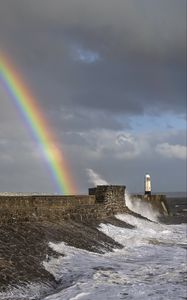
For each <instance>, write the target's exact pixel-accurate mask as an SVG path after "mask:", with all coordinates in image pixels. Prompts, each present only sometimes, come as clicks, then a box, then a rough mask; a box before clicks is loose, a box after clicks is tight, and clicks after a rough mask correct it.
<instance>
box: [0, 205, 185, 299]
mask: <svg viewBox="0 0 187 300" xmlns="http://www.w3.org/2000/svg"><path fill="white" fill-rule="evenodd" d="M128 205H129V206H130V208H131V209H133V207H132V203H131V202H130V200H129V203H128ZM175 205H176V208H179V204H175ZM134 210H135V211H136V212H137V211H138V212H139V213H142V215H144V214H145V215H146V217H147V218H149V219H150V220H151V221H152V222H150V221H149V220H147V219H142V218H139V217H135V216H132V215H129V214H118V215H116V218H118V219H120V220H122V221H124V222H126V223H128V224H131V225H133V226H134V229H128V228H122V227H117V226H114V225H111V224H103V223H101V224H100V225H99V227H98V228H99V230H100V231H102V232H103V233H105V234H106V235H107V236H109V237H111V238H112V239H114V240H115V241H117V242H119V243H120V244H122V245H123V248H122V249H114V251H113V252H105V253H104V254H98V253H93V252H88V251H86V250H84V249H78V248H74V247H70V246H68V245H67V244H65V243H64V242H63V241H62V242H61V243H58V244H55V243H52V242H50V243H49V246H50V247H51V248H52V249H53V250H55V251H56V252H57V253H59V257H55V258H54V257H51V258H49V259H48V260H46V261H44V262H43V266H44V267H45V268H46V270H47V271H48V272H50V273H51V274H53V275H54V277H55V278H56V280H57V281H58V282H61V284H59V287H58V288H57V289H56V290H53V291H52V290H51V291H49V292H48V295H47V296H42V294H43V295H44V291H45V290H46V294H47V289H48V287H47V286H45V285H42V284H40V283H38V284H36V283H35V284H32V283H28V285H27V286H25V287H24V288H23V287H15V288H13V289H12V290H10V291H9V292H8V293H1V294H0V299H1V300H5V299H16V300H17V299H20V300H23V299H24V300H25V299H26V300H34V299H40V300H109V299H110V300H118V299H129V300H130V299H137V300H141V299H142V300H145V299H154V300H161V299H163V300H166V299H168V300H176V299H187V252H186V250H187V235H186V229H187V227H186V224H185V223H180V222H178V223H179V224H164V223H161V222H160V221H159V220H158V216H157V215H155V213H153V212H152V211H149V209H147V210H146V209H143V208H142V207H138V208H137V207H136V208H134ZM60 254H63V255H64V256H61V255H60Z"/></svg>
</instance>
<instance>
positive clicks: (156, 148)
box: [0, 0, 186, 192]
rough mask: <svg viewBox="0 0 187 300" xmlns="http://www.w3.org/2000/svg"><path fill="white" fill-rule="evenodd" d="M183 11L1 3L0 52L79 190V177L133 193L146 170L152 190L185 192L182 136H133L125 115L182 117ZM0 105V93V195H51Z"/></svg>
mask: <svg viewBox="0 0 187 300" xmlns="http://www.w3.org/2000/svg"><path fill="white" fill-rule="evenodd" d="M185 6H186V1H185V0H177V1H176V0H141V1H140V0H94V1H91V0H31V1H25V0H4V1H3V0H0V37H1V38H0V51H4V52H7V53H8V54H9V55H10V57H12V60H13V62H14V63H16V64H17V66H18V69H19V70H20V73H21V74H22V76H23V77H24V80H25V82H26V83H27V84H28V86H29V89H30V90H32V91H33V94H34V95H35V96H36V101H38V102H39V104H40V105H41V107H42V110H43V112H44V114H45V115H46V116H47V120H48V122H49V123H50V124H51V127H52V128H54V131H56V133H57V136H58V139H59V144H60V147H62V150H63V152H64V153H65V157H68V156H69V160H68V161H69V162H70V164H71V169H72V170H73V175H74V177H75V178H76V182H77V185H78V186H79V188H80V191H83V192H85V191H86V188H87V186H88V178H87V173H86V169H87V168H92V169H93V170H94V171H95V172H98V173H99V174H101V175H102V176H103V177H104V179H106V180H107V181H108V182H111V183H122V184H124V183H125V184H126V185H127V187H128V188H129V189H130V190H131V191H133V192H138V191H140V187H141V186H142V187H143V178H142V177H143V174H144V173H145V172H147V171H148V172H150V173H151V174H152V177H153V181H154V183H155V187H156V186H157V187H159V190H160V191H164V190H170V191H172V190H175V189H178V190H184V189H185V186H186V183H185V182H186V181H185V180H186V178H185V174H186V173H185V163H184V162H185V153H184V151H185V147H184V146H185V143H186V139H185V134H186V132H185V131H184V130H183V131H180V130H174V129H171V128H168V129H167V131H165V132H163V131H162V132H159V131H158V130H157V132H151V133H149V134H147V135H146V134H145V133H141V134H139V135H138V134H136V132H133V130H132V129H131V127H130V125H131V119H132V118H133V116H134V115H135V116H136V115H140V116H142V120H143V116H144V115H146V114H149V115H157V116H159V115H160V114H161V113H163V114H164V113H169V112H172V113H173V116H175V117H176V119H177V115H184V113H185V101H186V95H185V84H186V83H185V76H186V70H185V47H186V7H185ZM9 98H10V97H8V96H7V95H5V91H4V92H2V90H1V89H0V170H1V172H0V189H1V190H2V187H3V190H4V191H5V190H7V191H10V189H11V190H13V191H15V190H16V191H39V192H41V191H53V187H52V184H51V182H50V179H49V178H50V176H48V174H47V172H46V170H45V167H44V165H43V161H41V160H40V159H39V157H38V156H37V155H38V153H39V151H38V149H37V146H35V145H34V144H32V143H31V142H30V136H29V134H28V132H27V130H26V129H25V128H24V126H23V122H22V120H21V118H20V115H19V113H17V111H15V108H13V105H12V103H11V101H10V100H11V99H9ZM155 131H156V130H155ZM145 157H146V159H145ZM39 162H40V163H39ZM40 164H41V165H40ZM28 170H29V171H28ZM168 174H169V176H168ZM132 178H133V180H132Z"/></svg>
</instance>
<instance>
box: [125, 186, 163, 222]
mask: <svg viewBox="0 0 187 300" xmlns="http://www.w3.org/2000/svg"><path fill="white" fill-rule="evenodd" d="M125 203H126V205H127V207H128V208H129V209H130V210H132V211H134V212H136V213H138V214H140V215H142V216H144V217H146V218H147V219H149V220H152V221H157V220H158V217H159V212H158V211H156V210H154V209H153V207H152V206H151V204H150V203H148V202H146V203H145V202H143V201H142V200H141V199H138V198H136V199H132V197H131V196H130V194H129V193H128V191H127V190H126V191H125Z"/></svg>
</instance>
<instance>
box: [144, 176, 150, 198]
mask: <svg viewBox="0 0 187 300" xmlns="http://www.w3.org/2000/svg"><path fill="white" fill-rule="evenodd" d="M144 184H145V195H151V176H150V175H149V174H146V175H145V182H144Z"/></svg>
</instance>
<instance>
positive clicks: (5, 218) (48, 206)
mask: <svg viewBox="0 0 187 300" xmlns="http://www.w3.org/2000/svg"><path fill="white" fill-rule="evenodd" d="M124 189H125V188H124V187H121V186H98V187H97V188H96V189H95V190H94V191H96V193H95V194H94V193H92V195H84V196H55V195H27V196H21V195H18V196H7V195H6V196H0V224H5V223H16V222H34V221H52V222H55V221H60V220H66V219H74V220H83V219H85V220H89V219H98V218H105V217H108V216H112V215H114V214H116V213H120V212H124V211H125V200H124Z"/></svg>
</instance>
